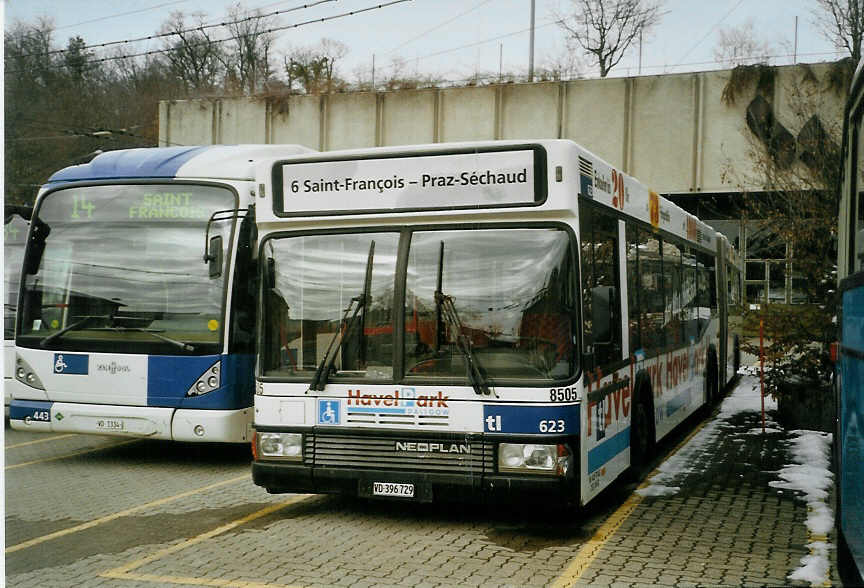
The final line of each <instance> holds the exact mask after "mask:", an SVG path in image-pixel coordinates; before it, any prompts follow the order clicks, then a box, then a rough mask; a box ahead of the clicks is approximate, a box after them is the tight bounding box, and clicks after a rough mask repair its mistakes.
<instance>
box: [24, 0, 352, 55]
mask: <svg viewBox="0 0 864 588" xmlns="http://www.w3.org/2000/svg"><path fill="white" fill-rule="evenodd" d="M184 1H185V0H184ZM338 1H339V0H318V1H317V2H312V3H309V4H303V5H301V6H295V7H293V8H288V9H286V10H277V11H275V12H270V13H267V14H258V15H253V16H248V17H245V18H241V19H237V20H231V21H222V22H218V23H216V22H214V23H213V24H207V25H200V26H197V27H190V28H188V29H183V30H180V31H170V32H166V33H156V34H154V35H146V36H144V37H136V38H133V39H121V40H119V41H106V42H105V43H94V44H93V45H85V46H83V47H78V48H76V50H78V51H84V50H86V49H102V48H105V47H110V46H113V45H123V44H127V43H137V42H139V41H152V40H155V39H163V38H165V37H171V36H174V35H183V34H185V33H192V32H195V31H203V30H205V29H212V28H216V27H225V26H229V25H233V24H240V23H242V22H248V21H250V20H255V19H259V18H266V17H269V16H276V15H279V14H286V13H288V12H294V11H297V10H303V9H305V8H312V7H314V6H318V5H319V4H326V3H328V2H338ZM69 51H70V50H69V49H52V50H51V51H46V52H44V53H28V54H26V55H21V56H20V58H21V59H24V58H28V57H47V56H49V55H59V54H62V53H68V52H69Z"/></svg>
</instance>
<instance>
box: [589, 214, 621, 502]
mask: <svg viewBox="0 0 864 588" xmlns="http://www.w3.org/2000/svg"><path fill="white" fill-rule="evenodd" d="M579 215H580V219H579V233H580V235H579V239H580V263H581V286H582V336H583V344H584V350H585V352H584V355H583V366H584V376H583V378H584V386H585V396H584V398H585V401H584V403H583V407H584V409H583V410H584V411H585V412H584V414H585V417H584V418H583V422H582V424H583V434H582V443H581V444H580V445H581V446H582V455H581V458H582V463H583V466H582V475H583V486H582V488H583V490H582V499H583V501H587V500H589V499H590V498H591V497H593V496H594V495H595V494H596V493H597V492H599V491H600V490H601V489H602V488H603V487H605V486H606V485H607V484H608V483H609V482H611V481H612V480H614V479H615V478H616V477H617V476H618V474H620V473H621V472H622V471H623V470H624V469H626V468H627V467H628V466H629V458H627V457H626V451H625V450H626V449H627V448H628V447H629V445H630V426H629V420H630V419H629V411H630V398H629V394H630V391H629V384H628V382H627V381H626V378H627V375H625V373H626V372H627V370H628V369H629V368H628V362H627V361H625V360H624V358H623V355H622V318H621V317H622V316H623V313H622V308H621V284H620V275H621V272H620V267H621V265H620V240H621V239H620V232H619V221H618V219H617V218H615V217H614V216H613V215H612V214H610V213H608V212H606V211H604V210H602V209H601V208H599V207H596V206H593V205H591V204H588V203H586V202H580V206H579Z"/></svg>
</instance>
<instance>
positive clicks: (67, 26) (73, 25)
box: [54, 0, 189, 31]
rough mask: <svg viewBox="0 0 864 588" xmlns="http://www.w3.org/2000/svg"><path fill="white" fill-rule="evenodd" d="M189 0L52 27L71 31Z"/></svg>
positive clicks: (174, 1)
mask: <svg viewBox="0 0 864 588" xmlns="http://www.w3.org/2000/svg"><path fill="white" fill-rule="evenodd" d="M188 1H189V0H173V2H163V3H162V4H157V5H155V6H150V7H149V8H141V9H138V10H132V11H130V12H120V13H117V14H109V15H107V16H100V17H99V18H94V19H91V20H85V21H81V22H76V23H75V24H69V25H63V26H61V27H54V30H55V31H59V30H61V29H71V28H73V27H77V26H81V25H84V24H91V23H94V22H102V21H103V20H110V19H112V18H119V17H121V16H129V15H130V14H139V13H141V12H147V11H149V10H156V9H157V8H163V7H165V6H170V5H171V4H182V3H183V2H188Z"/></svg>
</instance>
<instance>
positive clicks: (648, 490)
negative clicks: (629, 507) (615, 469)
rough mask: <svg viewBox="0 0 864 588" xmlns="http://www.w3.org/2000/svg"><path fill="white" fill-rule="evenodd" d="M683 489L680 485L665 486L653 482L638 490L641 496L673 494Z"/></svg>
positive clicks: (637, 492)
mask: <svg viewBox="0 0 864 588" xmlns="http://www.w3.org/2000/svg"><path fill="white" fill-rule="evenodd" d="M680 490H681V487H680V486H664V485H662V484H651V485H650V486H646V487H645V488H639V489H638V490H636V494H638V495H639V496H672V495H673V494H678V492H679V491H680Z"/></svg>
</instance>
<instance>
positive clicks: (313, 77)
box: [283, 39, 348, 94]
mask: <svg viewBox="0 0 864 588" xmlns="http://www.w3.org/2000/svg"><path fill="white" fill-rule="evenodd" d="M347 54H348V48H347V47H346V46H345V44H344V43H340V42H339V41H334V40H332V39H321V42H320V43H319V44H318V46H317V47H306V48H301V49H295V50H294V51H292V52H291V53H289V54H288V55H285V56H284V58H283V59H284V67H285V75H286V76H287V85H288V88H289V89H291V90H294V87H295V84H297V85H299V89H300V90H301V91H303V92H304V93H306V94H320V93H329V92H333V91H335V90H339V89H341V88H344V87H345V85H346V84H345V82H344V81H343V80H342V79H341V78H339V76H338V75H337V74H336V63H337V62H338V61H339V60H340V59H342V58H343V57H345V55H347Z"/></svg>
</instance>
